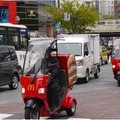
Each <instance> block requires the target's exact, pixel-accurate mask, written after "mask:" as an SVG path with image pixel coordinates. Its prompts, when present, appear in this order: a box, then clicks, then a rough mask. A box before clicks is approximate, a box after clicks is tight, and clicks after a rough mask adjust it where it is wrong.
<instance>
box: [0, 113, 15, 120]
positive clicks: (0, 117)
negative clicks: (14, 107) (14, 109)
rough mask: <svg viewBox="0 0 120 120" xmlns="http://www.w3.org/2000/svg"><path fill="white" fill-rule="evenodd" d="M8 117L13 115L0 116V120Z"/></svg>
mask: <svg viewBox="0 0 120 120" xmlns="http://www.w3.org/2000/svg"><path fill="white" fill-rule="evenodd" d="M10 116H13V114H0V120H1V119H4V118H7V117H10Z"/></svg>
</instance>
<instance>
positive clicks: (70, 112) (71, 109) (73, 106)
mask: <svg viewBox="0 0 120 120" xmlns="http://www.w3.org/2000/svg"><path fill="white" fill-rule="evenodd" d="M75 111H76V103H75V101H74V100H73V101H72V107H71V108H67V109H66V113H67V115H69V116H73V115H74V114H75Z"/></svg>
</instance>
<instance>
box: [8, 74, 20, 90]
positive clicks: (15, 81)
mask: <svg viewBox="0 0 120 120" xmlns="http://www.w3.org/2000/svg"><path fill="white" fill-rule="evenodd" d="M18 86H19V77H18V76H17V75H16V74H13V75H12V78H11V83H10V84H9V88H10V89H11V90H14V89H17V88H18Z"/></svg>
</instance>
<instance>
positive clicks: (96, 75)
mask: <svg viewBox="0 0 120 120" xmlns="http://www.w3.org/2000/svg"><path fill="white" fill-rule="evenodd" d="M99 76H100V68H97V69H96V73H95V74H94V77H95V78H99Z"/></svg>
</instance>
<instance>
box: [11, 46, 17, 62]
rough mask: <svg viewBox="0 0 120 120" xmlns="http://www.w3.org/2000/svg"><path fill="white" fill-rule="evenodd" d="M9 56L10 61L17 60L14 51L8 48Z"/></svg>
mask: <svg viewBox="0 0 120 120" xmlns="http://www.w3.org/2000/svg"><path fill="white" fill-rule="evenodd" d="M10 55H11V61H14V60H16V59H17V55H16V53H15V50H14V49H13V48H10Z"/></svg>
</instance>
